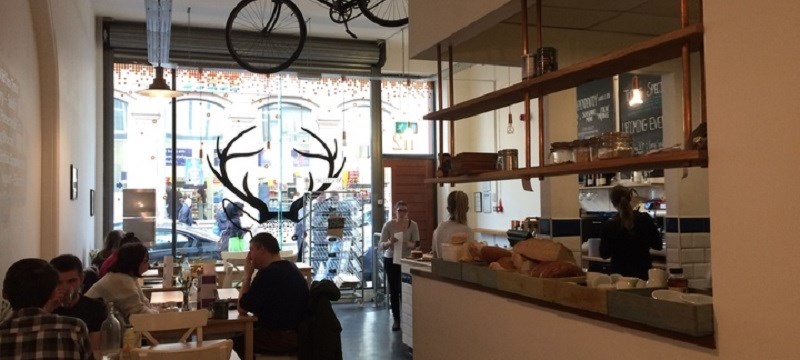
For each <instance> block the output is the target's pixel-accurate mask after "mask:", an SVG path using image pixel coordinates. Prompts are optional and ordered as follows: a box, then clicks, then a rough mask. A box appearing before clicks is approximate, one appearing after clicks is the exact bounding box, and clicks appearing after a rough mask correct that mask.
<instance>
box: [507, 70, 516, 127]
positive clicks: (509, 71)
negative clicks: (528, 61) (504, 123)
mask: <svg viewBox="0 0 800 360" xmlns="http://www.w3.org/2000/svg"><path fill="white" fill-rule="evenodd" d="M507 69H508V86H511V67H508V68H507ZM506 133H508V134H513V133H514V117H513V116H511V105H508V128H507V129H506Z"/></svg>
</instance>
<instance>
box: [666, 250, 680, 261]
mask: <svg viewBox="0 0 800 360" xmlns="http://www.w3.org/2000/svg"><path fill="white" fill-rule="evenodd" d="M680 251H681V250H680V249H667V262H668V263H676V264H680V263H681V252H680Z"/></svg>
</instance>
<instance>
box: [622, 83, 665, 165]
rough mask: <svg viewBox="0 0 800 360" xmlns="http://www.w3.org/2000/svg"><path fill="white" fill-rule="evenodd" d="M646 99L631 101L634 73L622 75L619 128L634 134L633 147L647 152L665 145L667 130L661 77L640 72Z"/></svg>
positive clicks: (639, 151) (641, 86)
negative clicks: (662, 110)
mask: <svg viewBox="0 0 800 360" xmlns="http://www.w3.org/2000/svg"><path fill="white" fill-rule="evenodd" d="M638 76H639V88H640V89H641V90H642V100H643V101H644V102H642V103H641V104H638V105H630V104H628V99H630V95H629V94H630V92H631V84H632V83H633V74H629V73H628V74H621V75H620V76H619V98H620V103H619V129H620V131H622V132H626V133H629V134H631V140H632V142H633V150H634V152H635V153H636V154H639V155H641V154H644V153H646V152H648V151H650V150H655V149H660V148H662V147H663V146H664V129H663V126H662V123H661V76H659V75H638Z"/></svg>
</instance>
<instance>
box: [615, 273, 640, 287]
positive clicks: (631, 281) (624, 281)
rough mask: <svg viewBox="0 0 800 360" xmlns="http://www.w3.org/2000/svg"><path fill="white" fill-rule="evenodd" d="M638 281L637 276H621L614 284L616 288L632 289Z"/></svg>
mask: <svg viewBox="0 0 800 360" xmlns="http://www.w3.org/2000/svg"><path fill="white" fill-rule="evenodd" d="M638 282H639V279H638V278H635V277H627V276H623V277H620V278H619V279H618V280H617V281H616V282H615V283H614V286H615V287H616V288H617V289H633V288H635V287H636V283H638Z"/></svg>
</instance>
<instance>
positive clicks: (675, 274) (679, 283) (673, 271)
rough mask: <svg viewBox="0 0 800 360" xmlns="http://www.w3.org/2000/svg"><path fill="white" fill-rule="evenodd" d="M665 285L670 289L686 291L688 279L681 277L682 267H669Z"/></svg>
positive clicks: (687, 289)
mask: <svg viewBox="0 0 800 360" xmlns="http://www.w3.org/2000/svg"><path fill="white" fill-rule="evenodd" d="M667 287H668V288H669V289H670V290H675V291H680V292H684V293H685V292H688V291H689V279H687V278H685V277H683V268H681V267H675V268H670V269H669V279H667Z"/></svg>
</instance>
